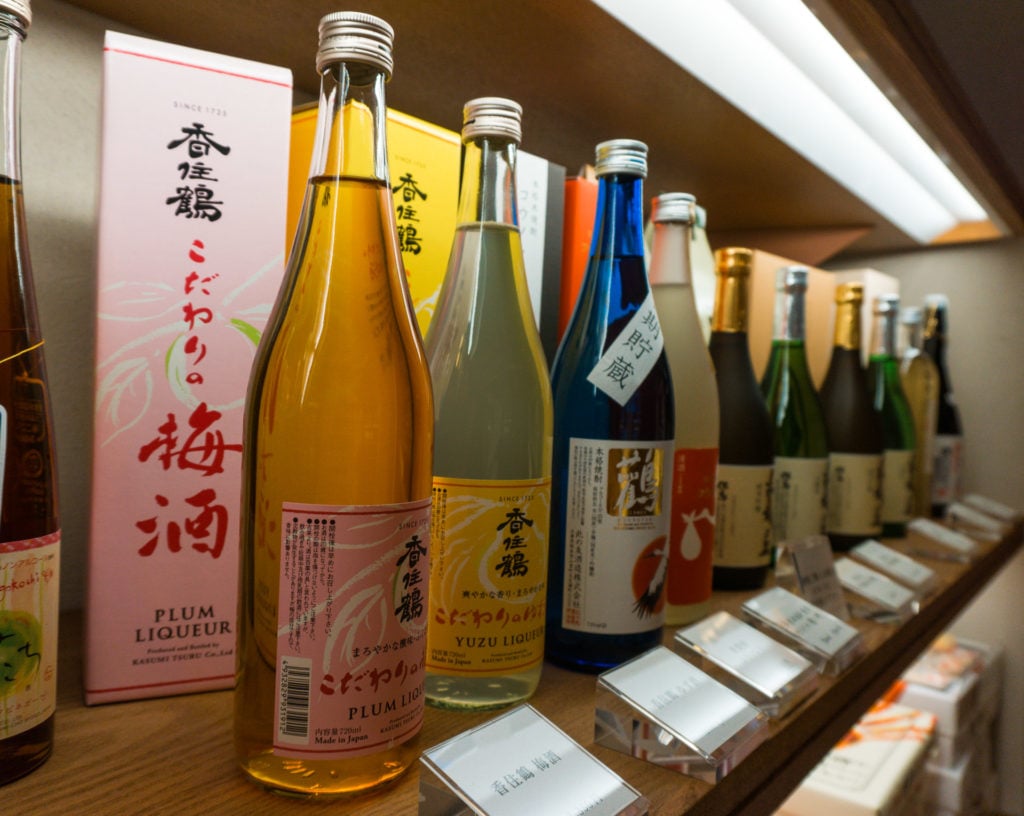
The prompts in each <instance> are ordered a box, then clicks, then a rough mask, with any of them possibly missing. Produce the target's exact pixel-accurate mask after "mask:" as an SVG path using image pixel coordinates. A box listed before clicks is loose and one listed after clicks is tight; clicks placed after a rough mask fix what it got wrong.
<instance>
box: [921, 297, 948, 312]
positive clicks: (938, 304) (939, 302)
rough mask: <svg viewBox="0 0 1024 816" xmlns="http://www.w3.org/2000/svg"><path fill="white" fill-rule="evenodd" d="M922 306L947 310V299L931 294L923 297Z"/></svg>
mask: <svg viewBox="0 0 1024 816" xmlns="http://www.w3.org/2000/svg"><path fill="white" fill-rule="evenodd" d="M924 305H925V306H928V307H930V308H932V309H948V308H949V298H948V297H946V295H940V294H931V295H925V296H924Z"/></svg>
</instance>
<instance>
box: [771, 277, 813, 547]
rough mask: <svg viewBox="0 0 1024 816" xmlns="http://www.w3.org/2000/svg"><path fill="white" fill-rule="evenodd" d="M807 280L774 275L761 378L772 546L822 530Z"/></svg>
mask: <svg viewBox="0 0 1024 816" xmlns="http://www.w3.org/2000/svg"><path fill="white" fill-rule="evenodd" d="M807 276H808V270H807V267H806V266H786V267H783V268H782V269H780V270H778V272H777V273H776V278H775V327H774V338H773V340H772V348H771V352H770V354H769V355H768V365H767V367H766V368H765V373H764V376H763V377H762V379H761V392H762V393H763V394H764V398H765V402H766V403H767V404H768V413H769V414H770V415H771V418H772V425H773V427H774V429H775V434H774V444H775V473H774V479H773V482H772V530H773V531H774V536H775V541H776V542H779V541H791V540H799V539H801V538H805V537H806V536H810V535H824V534H825V531H826V518H827V508H828V504H827V499H828V493H827V487H828V434H827V432H826V430H825V414H824V412H823V411H822V408H821V399H820V398H819V397H818V392H817V390H815V388H814V383H813V382H812V380H811V371H810V369H809V368H808V365H807V349H806V345H805V333H806V329H805V326H806V323H805V321H804V313H805V306H804V302H805V296H806V294H807Z"/></svg>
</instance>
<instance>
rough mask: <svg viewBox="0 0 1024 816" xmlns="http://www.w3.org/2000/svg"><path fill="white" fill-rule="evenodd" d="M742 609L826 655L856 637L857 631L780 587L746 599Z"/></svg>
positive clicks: (846, 647)
mask: <svg viewBox="0 0 1024 816" xmlns="http://www.w3.org/2000/svg"><path fill="white" fill-rule="evenodd" d="M743 611H744V612H746V613H748V614H750V615H753V616H754V617H755V618H760V619H761V620H763V621H766V622H767V623H770V624H772V625H773V626H774V627H775V628H777V629H779V630H781V631H782V632H784V633H786V634H787V635H789V636H790V637H791V638H793V639H794V640H796V641H799V642H800V643H801V644H803V645H804V646H805V647H806V648H808V649H810V650H811V651H813V652H815V653H817V654H820V655H824V656H826V657H829V658H832V657H836V656H838V655H839V654H840V653H841V652H843V650H845V649H848V648H851V647H852V646H853V645H854V644H855V643H856V642H857V641H858V640H859V638H860V632H858V631H857V630H856V629H854V628H853V627H852V626H850V625H849V624H848V623H844V622H843V621H841V620H839V618H837V617H836V616H835V615H831V614H829V613H828V612H826V611H825V610H824V609H819V608H818V607H816V606H813V605H812V604H810V603H808V602H807V601H805V600H804V599H803V598H800V597H798V596H796V595H794V594H793V593H792V592H787V591H786V590H784V589H781V588H780V587H773V588H772V589H769V590H768V591H766V592H762V593H761V594H760V595H758V596H757V597H755V598H751V599H749V600H748V601H746V602H745V603H744V604H743Z"/></svg>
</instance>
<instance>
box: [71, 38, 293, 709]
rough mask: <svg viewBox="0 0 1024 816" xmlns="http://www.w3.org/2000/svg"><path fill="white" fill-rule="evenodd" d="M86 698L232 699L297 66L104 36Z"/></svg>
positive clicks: (278, 279)
mask: <svg viewBox="0 0 1024 816" xmlns="http://www.w3.org/2000/svg"><path fill="white" fill-rule="evenodd" d="M104 50H105V53H104V60H103V108H102V147H101V151H102V155H101V178H100V202H99V247H98V269H97V287H98V295H97V317H96V382H95V385H96V404H95V422H94V435H93V471H92V476H93V484H92V518H91V527H90V540H89V559H88V564H89V575H88V584H87V600H86V658H85V682H84V685H85V700H86V702H87V703H90V704H92V703H103V702H110V701H114V700H125V699H133V698H139V697H158V696H162V695H167V694H178V693H182V692H189V691H201V690H206V689H214V688H226V687H230V686H231V685H232V684H233V682H234V672H235V656H234V648H235V619H236V614H237V592H236V590H237V585H238V535H239V534H238V514H239V503H240V502H239V479H240V473H241V448H242V413H243V404H244V397H245V391H246V386H247V381H248V376H249V369H250V367H251V364H252V359H253V355H254V352H255V348H256V343H257V342H258V340H259V336H260V332H261V330H262V328H263V324H264V322H265V321H266V318H267V316H268V314H269V312H270V308H271V306H272V304H273V302H274V299H275V298H276V296H277V291H278V288H279V287H280V282H281V275H282V270H283V262H284V254H283V252H282V242H281V236H282V235H283V234H284V223H285V190H286V184H287V146H288V126H289V115H290V109H291V94H292V90H291V73H290V72H289V71H287V70H285V69H282V68H275V67H272V66H267V65H262V64H259V63H254V62H249V61H245V60H238V59H233V58H230V57H225V56H221V55H218V54H210V53H207V52H203V51H196V50H194V49H189V48H180V47H177V46H174V45H169V44H166V43H160V42H156V41H153V40H147V39H143V38H140V37H131V36H127V35H124V34H116V33H113V32H107V35H106V42H105V49H104Z"/></svg>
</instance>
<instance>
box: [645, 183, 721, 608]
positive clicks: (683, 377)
mask: <svg viewBox="0 0 1024 816" xmlns="http://www.w3.org/2000/svg"><path fill="white" fill-rule="evenodd" d="M696 218H697V207H696V199H695V198H694V197H693V196H692V195H690V194H689V193H665V194H663V195H660V196H658V197H657V198H655V199H654V204H653V207H652V210H651V223H652V225H653V228H654V240H653V243H652V251H651V270H650V281H651V290H652V291H653V292H654V304H655V306H656V307H657V309H658V315H659V317H660V318H661V329H662V332H663V334H664V335H665V354H666V355H667V356H668V365H669V370H670V371H671V374H672V391H673V396H674V401H675V412H676V415H675V428H676V430H675V453H674V459H673V472H672V524H671V533H670V536H669V543H670V549H669V555H668V583H667V585H666V587H665V592H666V598H665V623H667V624H670V625H678V624H682V623H690V622H691V621H694V620H697V619H698V618H701V617H703V616H704V615H706V614H707V613H708V611H710V610H709V602H710V600H711V556H712V552H713V550H714V545H715V474H716V471H717V468H718V385H717V384H716V383H715V369H714V366H712V364H711V355H710V354H709V353H708V347H707V345H706V343H705V341H704V331H703V330H702V328H701V319H700V316H699V315H698V314H697V304H696V301H695V299H694V292H693V278H692V276H691V270H692V265H691V263H690V258H691V254H690V250H691V247H692V245H693V243H694V236H693V230H692V227H693V225H694V223H695V221H696Z"/></svg>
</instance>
